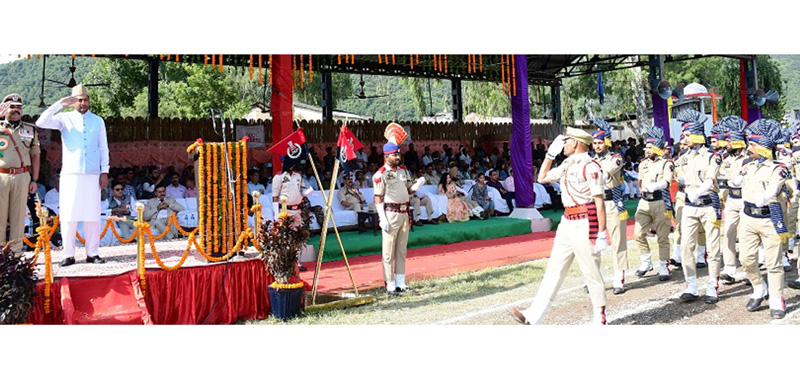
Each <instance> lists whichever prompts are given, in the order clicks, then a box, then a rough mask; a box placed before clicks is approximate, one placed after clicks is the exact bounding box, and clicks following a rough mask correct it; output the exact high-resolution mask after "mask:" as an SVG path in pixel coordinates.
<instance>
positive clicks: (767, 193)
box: [753, 186, 778, 207]
mask: <svg viewBox="0 0 800 379" xmlns="http://www.w3.org/2000/svg"><path fill="white" fill-rule="evenodd" d="M777 193H778V187H776V186H771V187H767V189H766V190H764V193H760V194H759V193H757V194H756V196H755V197H756V199H755V201H753V203H754V204H755V205H756V206H757V207H763V206H765V205H767V203H769V201H770V200H771V199H772V198H773V197H775V195H776V194H777Z"/></svg>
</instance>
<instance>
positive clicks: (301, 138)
mask: <svg viewBox="0 0 800 379" xmlns="http://www.w3.org/2000/svg"><path fill="white" fill-rule="evenodd" d="M267 151H269V152H271V153H272V154H275V156H277V157H279V159H283V163H282V166H283V167H282V170H281V172H286V171H287V168H292V166H294V165H295V164H303V163H305V162H306V156H307V155H308V146H307V145H306V135H305V134H303V128H297V130H295V131H294V133H292V134H289V135H288V136H286V138H284V139H282V140H280V142H278V143H276V144H275V145H273V146H272V147H270V148H269V149H267Z"/></svg>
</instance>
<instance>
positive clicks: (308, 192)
mask: <svg viewBox="0 0 800 379" xmlns="http://www.w3.org/2000/svg"><path fill="white" fill-rule="evenodd" d="M313 192H314V189H313V188H311V187H307V188H306V189H305V190H304V191H303V197H308V195H311V193H313Z"/></svg>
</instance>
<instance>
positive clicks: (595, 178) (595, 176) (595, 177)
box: [592, 172, 599, 180]
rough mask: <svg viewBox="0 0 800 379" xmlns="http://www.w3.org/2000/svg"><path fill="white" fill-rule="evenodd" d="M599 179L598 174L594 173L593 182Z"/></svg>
mask: <svg viewBox="0 0 800 379" xmlns="http://www.w3.org/2000/svg"><path fill="white" fill-rule="evenodd" d="M598 177H599V176H598V175H597V173H596V172H593V173H592V180H597V178H598Z"/></svg>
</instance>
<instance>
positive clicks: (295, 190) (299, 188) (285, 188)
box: [272, 171, 306, 206]
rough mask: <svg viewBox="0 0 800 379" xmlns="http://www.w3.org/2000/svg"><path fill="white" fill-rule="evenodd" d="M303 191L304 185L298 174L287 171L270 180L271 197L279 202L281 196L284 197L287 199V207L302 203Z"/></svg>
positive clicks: (301, 177)
mask: <svg viewBox="0 0 800 379" xmlns="http://www.w3.org/2000/svg"><path fill="white" fill-rule="evenodd" d="M305 189H306V183H305V181H304V180H303V176H302V175H300V173H298V172H291V173H290V172H288V171H287V172H284V173H283V174H280V175H278V176H276V177H275V178H273V179H272V197H277V198H278V201H280V197H281V195H286V196H287V197H288V198H289V201H287V202H286V205H287V206H292V205H297V204H300V203H302V202H303V191H304V190H305Z"/></svg>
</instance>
